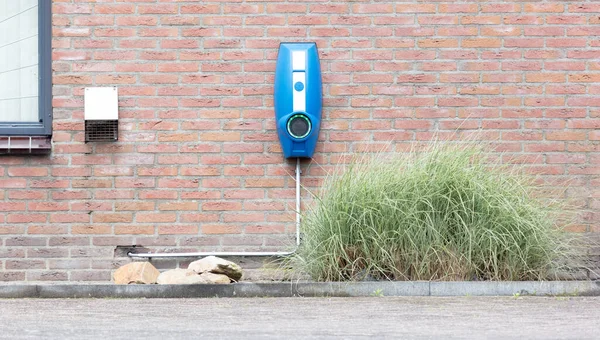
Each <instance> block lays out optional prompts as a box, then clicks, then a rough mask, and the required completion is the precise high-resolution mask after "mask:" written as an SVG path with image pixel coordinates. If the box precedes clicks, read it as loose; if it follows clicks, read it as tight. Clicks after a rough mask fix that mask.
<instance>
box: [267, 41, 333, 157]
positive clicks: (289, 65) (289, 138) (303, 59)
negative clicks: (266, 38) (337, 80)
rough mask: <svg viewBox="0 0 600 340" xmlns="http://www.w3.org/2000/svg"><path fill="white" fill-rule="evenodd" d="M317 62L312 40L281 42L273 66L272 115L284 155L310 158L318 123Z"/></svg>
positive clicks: (313, 150) (319, 122)
mask: <svg viewBox="0 0 600 340" xmlns="http://www.w3.org/2000/svg"><path fill="white" fill-rule="evenodd" d="M321 88H322V86H321V66H320V64H319V54H318V52H317V45H316V44H315V43H282V44H281V45H280V46H279V55H278V56H277V67H276V70H275V91H274V95H275V97H274V103H275V119H276V121H277V134H278V135H279V141H280V142H281V147H282V149H283V155H284V157H285V158H292V157H297V158H311V157H312V156H313V154H314V152H315V147H316V146H317V139H318V138H319V128H320V125H321V101H322V89H321Z"/></svg>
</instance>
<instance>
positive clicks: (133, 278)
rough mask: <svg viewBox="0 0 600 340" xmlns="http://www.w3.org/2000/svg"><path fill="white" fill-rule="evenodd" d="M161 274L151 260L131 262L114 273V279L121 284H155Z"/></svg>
mask: <svg viewBox="0 0 600 340" xmlns="http://www.w3.org/2000/svg"><path fill="white" fill-rule="evenodd" d="M159 275H160V272H159V271H158V269H156V268H155V267H154V266H153V265H152V263H150V262H131V263H128V264H126V265H124V266H121V267H120V268H119V269H117V270H116V271H115V273H114V274H113V279H114V281H115V283H116V284H119V285H126V284H130V283H137V284H154V283H156V279H157V278H158V276H159Z"/></svg>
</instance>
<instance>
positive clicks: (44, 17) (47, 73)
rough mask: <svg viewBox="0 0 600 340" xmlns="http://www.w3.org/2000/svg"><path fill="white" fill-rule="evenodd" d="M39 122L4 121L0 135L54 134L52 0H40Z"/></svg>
mask: <svg viewBox="0 0 600 340" xmlns="http://www.w3.org/2000/svg"><path fill="white" fill-rule="evenodd" d="M38 53H39V62H38V67H39V70H38V82H39V83H38V89H39V92H38V93H39V97H38V100H39V106H38V110H39V122H2V121H0V136H24V137H35V136H38V137H41V136H52V0H38Z"/></svg>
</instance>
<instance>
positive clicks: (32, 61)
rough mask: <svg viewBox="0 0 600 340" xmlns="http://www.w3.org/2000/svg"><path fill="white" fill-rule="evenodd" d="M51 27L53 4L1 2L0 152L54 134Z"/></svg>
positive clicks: (28, 0) (27, 0)
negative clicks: (35, 138)
mask: <svg viewBox="0 0 600 340" xmlns="http://www.w3.org/2000/svg"><path fill="white" fill-rule="evenodd" d="M51 25H52V24H51V0H0V136H2V137H0V138H2V140H1V141H0V149H5V148H6V142H8V148H9V149H10V148H11V139H12V147H13V149H15V150H16V149H19V148H20V147H19V145H20V144H23V145H22V146H21V148H26V147H27V145H26V144H28V147H29V149H30V150H31V148H32V147H33V148H37V147H38V146H39V145H38V144H40V143H36V142H34V143H32V138H20V137H45V139H48V137H49V136H50V135H51V134H52V80H51V77H52V71H51V38H52V33H51V32H52V27H51ZM8 137H11V138H8ZM42 144H43V143H42ZM48 144H49V143H48ZM32 145H33V146H32Z"/></svg>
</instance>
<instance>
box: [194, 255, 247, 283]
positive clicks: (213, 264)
mask: <svg viewBox="0 0 600 340" xmlns="http://www.w3.org/2000/svg"><path fill="white" fill-rule="evenodd" d="M188 269H190V270H193V271H195V272H196V273H198V274H202V273H206V272H209V273H213V274H224V275H227V276H228V277H229V278H231V279H232V280H233V281H239V280H240V279H241V278H242V268H241V267H240V266H238V265H237V264H235V263H233V262H231V261H227V260H224V259H222V258H220V257H216V256H207V257H205V258H203V259H200V260H198V261H194V262H192V263H190V265H189V266H188Z"/></svg>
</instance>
